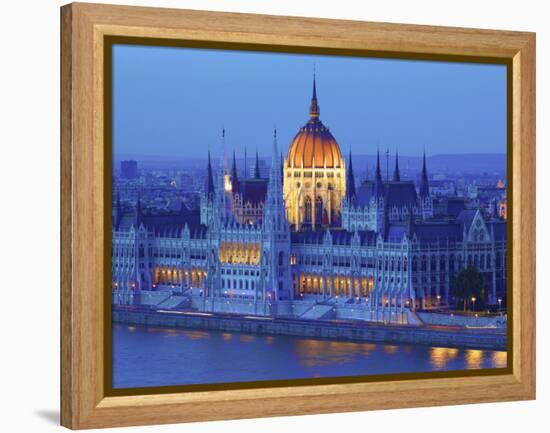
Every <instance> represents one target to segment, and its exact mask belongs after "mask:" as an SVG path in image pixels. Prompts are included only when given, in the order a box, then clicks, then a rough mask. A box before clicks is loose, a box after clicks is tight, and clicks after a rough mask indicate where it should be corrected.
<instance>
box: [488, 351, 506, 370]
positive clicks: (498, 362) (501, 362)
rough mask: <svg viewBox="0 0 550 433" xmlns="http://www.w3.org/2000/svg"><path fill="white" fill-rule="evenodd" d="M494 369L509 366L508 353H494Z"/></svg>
mask: <svg viewBox="0 0 550 433" xmlns="http://www.w3.org/2000/svg"><path fill="white" fill-rule="evenodd" d="M492 360H493V367H494V368H506V367H507V366H508V354H507V353H506V352H493V356H492Z"/></svg>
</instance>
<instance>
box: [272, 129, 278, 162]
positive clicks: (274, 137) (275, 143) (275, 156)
mask: <svg viewBox="0 0 550 433" xmlns="http://www.w3.org/2000/svg"><path fill="white" fill-rule="evenodd" d="M278 155H279V150H278V149H277V128H273V155H272V156H271V158H272V161H273V164H278V163H279V162H278V161H277V158H278Z"/></svg>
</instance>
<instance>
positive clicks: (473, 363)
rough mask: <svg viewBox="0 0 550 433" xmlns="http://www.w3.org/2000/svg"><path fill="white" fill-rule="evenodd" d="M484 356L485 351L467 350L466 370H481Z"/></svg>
mask: <svg viewBox="0 0 550 433" xmlns="http://www.w3.org/2000/svg"><path fill="white" fill-rule="evenodd" d="M484 355H485V354H484V353H483V350H475V349H468V350H466V368H467V369H469V370H471V369H478V368H481V366H482V364H483V357H484Z"/></svg>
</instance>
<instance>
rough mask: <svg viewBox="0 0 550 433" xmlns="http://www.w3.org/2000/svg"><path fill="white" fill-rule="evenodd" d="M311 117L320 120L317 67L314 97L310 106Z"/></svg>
mask: <svg viewBox="0 0 550 433" xmlns="http://www.w3.org/2000/svg"><path fill="white" fill-rule="evenodd" d="M309 117H310V118H311V119H312V120H317V119H318V118H319V103H318V102H317V86H316V84H315V65H314V66H313V95H312V97H311V104H310V106H309Z"/></svg>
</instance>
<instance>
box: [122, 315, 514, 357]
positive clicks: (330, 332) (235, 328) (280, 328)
mask: <svg viewBox="0 0 550 433" xmlns="http://www.w3.org/2000/svg"><path fill="white" fill-rule="evenodd" d="M113 322H118V323H132V324H141V325H147V326H162V327H173V328H192V329H203V330H215V331H226V332H245V333H257V334H271V335H292V336H300V337H312V338H328V339H337V340H343V341H368V342H385V343H406V344H425V345H429V346H440V347H467V348H478V349H492V350H506V334H505V333H503V332H488V331H487V330H469V329H461V330H442V329H430V328H421V327H411V326H406V325H402V326H400V325H392V326H384V325H375V324H365V323H363V324H361V323H356V324H353V323H330V322H325V323H322V322H314V321H306V320H297V319H294V320H291V319H267V318H266V319H262V320H258V319H247V318H244V317H218V316H215V315H213V316H196V315H185V314H184V313H183V314H182V313H176V312H175V313H167V314H161V313H157V312H150V311H128V310H122V309H121V310H119V309H117V308H113Z"/></svg>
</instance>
